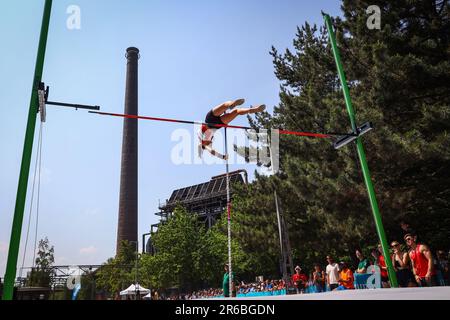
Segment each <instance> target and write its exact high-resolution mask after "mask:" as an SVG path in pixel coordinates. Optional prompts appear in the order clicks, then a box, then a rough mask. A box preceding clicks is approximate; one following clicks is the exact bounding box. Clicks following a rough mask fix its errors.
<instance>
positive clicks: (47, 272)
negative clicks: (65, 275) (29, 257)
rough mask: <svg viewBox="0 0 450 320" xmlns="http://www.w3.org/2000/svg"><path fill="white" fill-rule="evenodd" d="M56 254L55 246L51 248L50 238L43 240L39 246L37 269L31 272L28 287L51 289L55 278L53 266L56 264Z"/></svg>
mask: <svg viewBox="0 0 450 320" xmlns="http://www.w3.org/2000/svg"><path fill="white" fill-rule="evenodd" d="M54 254H55V249H54V247H53V246H50V243H49V241H48V238H47V237H46V238H45V239H41V240H40V241H39V244H38V252H37V258H36V260H35V267H34V268H33V269H32V270H31V273H30V276H29V278H28V280H27V286H29V287H45V288H49V287H50V285H51V282H52V277H53V271H52V266H53V263H54V262H55V257H54Z"/></svg>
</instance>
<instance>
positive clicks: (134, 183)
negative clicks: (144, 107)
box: [116, 47, 139, 254]
mask: <svg viewBox="0 0 450 320" xmlns="http://www.w3.org/2000/svg"><path fill="white" fill-rule="evenodd" d="M126 57H127V76H126V77H127V78H126V92H125V113H126V114H130V115H137V114H138V60H139V49H137V48H134V47H130V48H128V49H127V53H126ZM119 197H120V198H119V219H118V220H119V221H118V227H117V243H116V254H118V253H119V250H120V246H121V243H122V241H124V240H126V241H128V242H137V241H138V120H136V119H130V118H125V119H124V120H123V139H122V163H121V172H120V196H119Z"/></svg>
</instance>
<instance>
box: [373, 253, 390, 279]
mask: <svg viewBox="0 0 450 320" xmlns="http://www.w3.org/2000/svg"><path fill="white" fill-rule="evenodd" d="M382 252H383V251H382V248H381V245H378V248H377V249H373V250H372V257H374V258H375V265H376V266H378V267H379V268H380V271H381V285H382V286H383V288H390V285H389V276H388V271H387V266H386V261H385V260H384V256H383V255H382Z"/></svg>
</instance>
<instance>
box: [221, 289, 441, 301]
mask: <svg viewBox="0 0 450 320" xmlns="http://www.w3.org/2000/svg"><path fill="white" fill-rule="evenodd" d="M232 299H233V300H242V299H245V300H450V287H433V288H396V289H367V290H347V291H333V292H324V293H313V294H294V295H285V296H266V297H250V298H232ZM227 300H230V299H227Z"/></svg>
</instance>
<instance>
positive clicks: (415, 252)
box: [404, 233, 437, 287]
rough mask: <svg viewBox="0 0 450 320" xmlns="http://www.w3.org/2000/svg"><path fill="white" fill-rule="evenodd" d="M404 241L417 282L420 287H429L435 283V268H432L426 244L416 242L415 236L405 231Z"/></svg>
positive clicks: (431, 257) (430, 255) (431, 260)
mask: <svg viewBox="0 0 450 320" xmlns="http://www.w3.org/2000/svg"><path fill="white" fill-rule="evenodd" d="M404 239H405V242H406V244H407V245H408V247H409V248H410V251H409V258H410V259H411V264H412V271H413V274H414V278H415V280H416V282H417V284H418V285H419V286H420V287H431V286H435V285H436V284H437V281H436V270H435V269H434V263H433V255H432V254H431V251H430V249H429V248H428V246H427V245H424V244H420V243H416V241H417V236H416V235H415V234H412V233H407V234H405V236H404Z"/></svg>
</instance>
